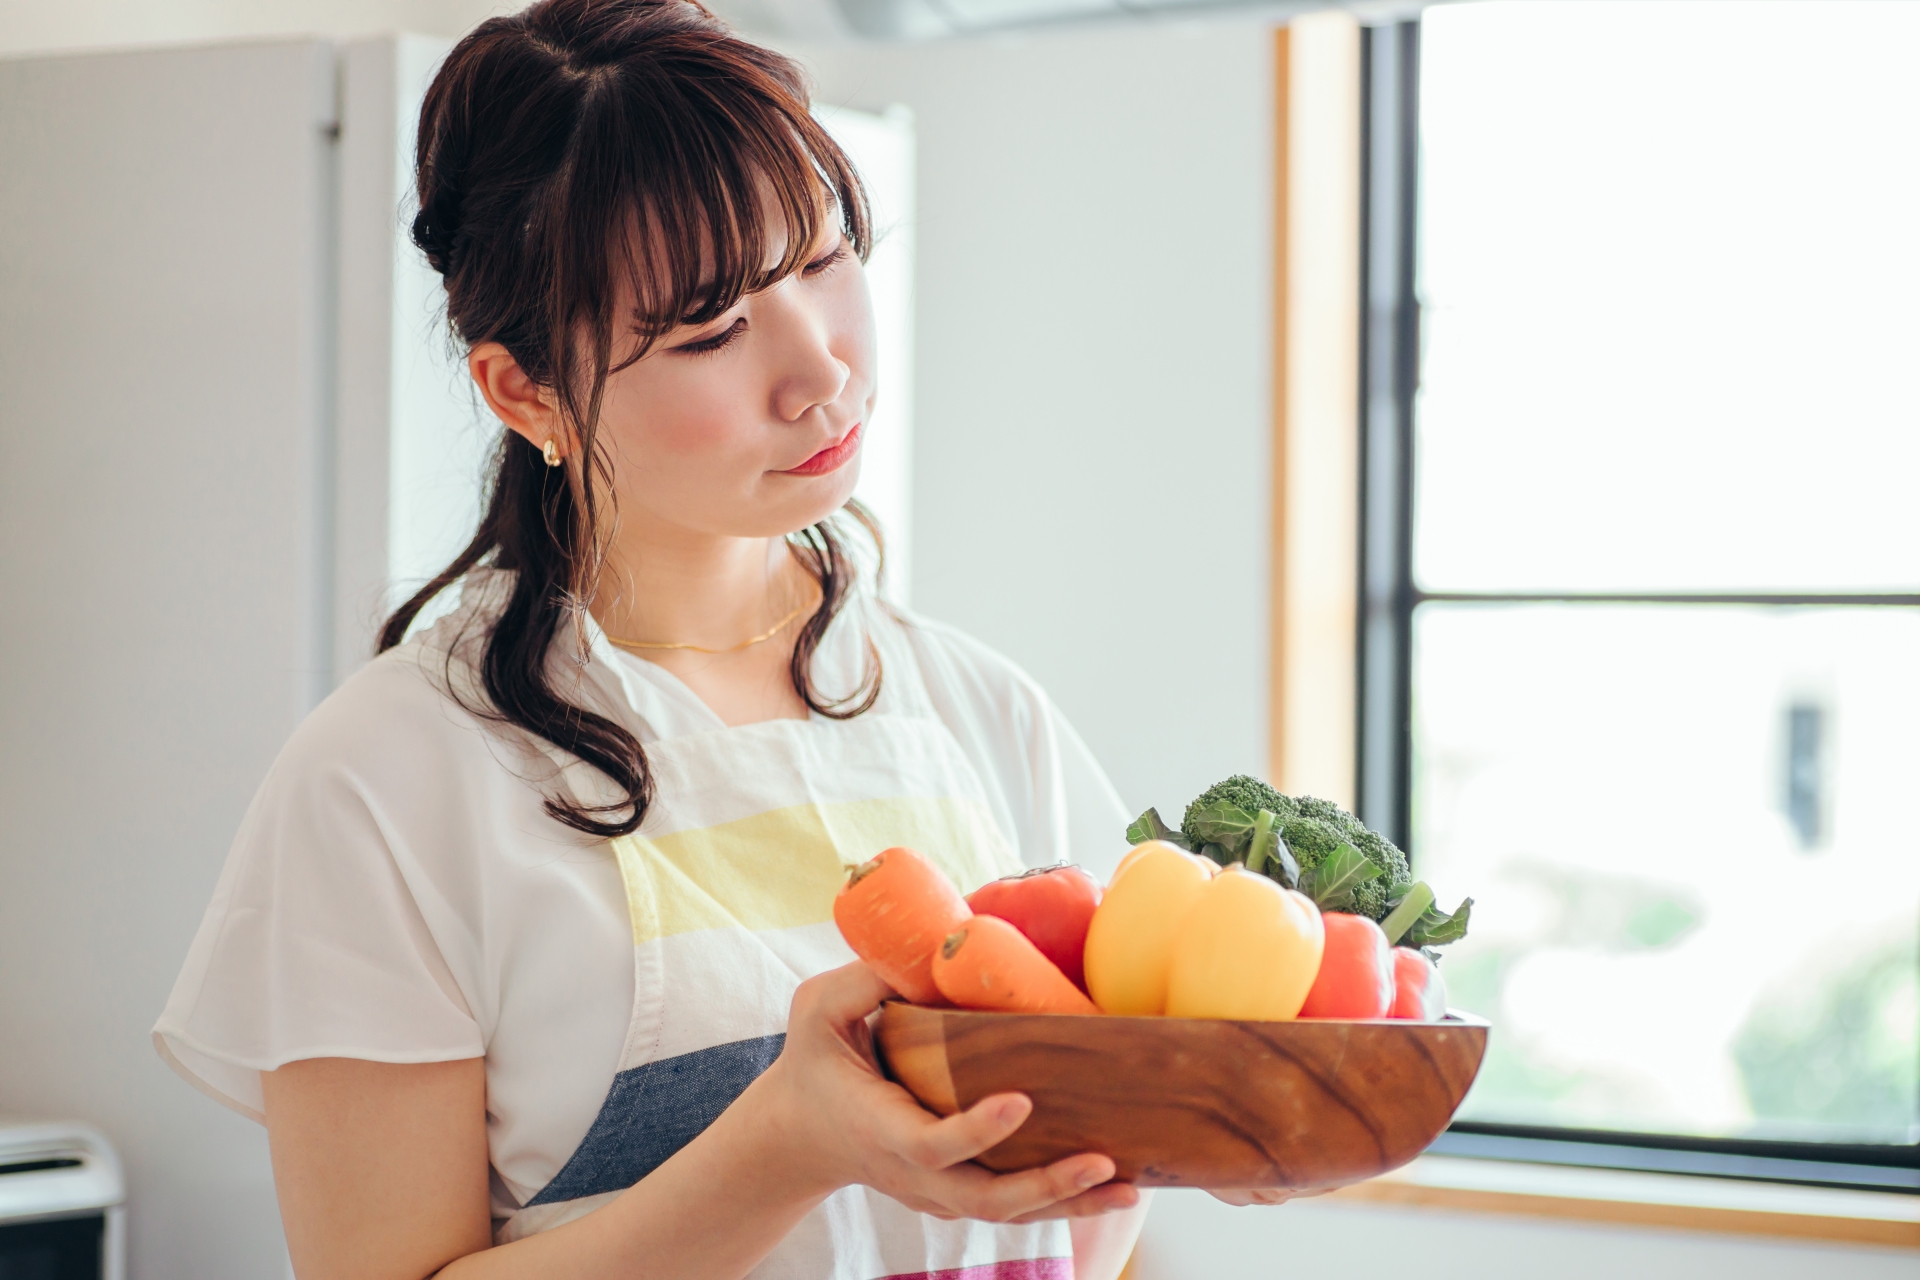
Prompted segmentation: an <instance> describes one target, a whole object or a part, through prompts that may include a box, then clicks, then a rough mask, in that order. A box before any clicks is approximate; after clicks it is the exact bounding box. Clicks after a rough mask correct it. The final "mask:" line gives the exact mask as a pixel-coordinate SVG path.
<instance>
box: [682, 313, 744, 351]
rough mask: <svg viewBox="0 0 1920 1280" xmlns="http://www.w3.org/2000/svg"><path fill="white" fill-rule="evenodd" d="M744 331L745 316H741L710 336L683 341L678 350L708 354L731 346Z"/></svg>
mask: <svg viewBox="0 0 1920 1280" xmlns="http://www.w3.org/2000/svg"><path fill="white" fill-rule="evenodd" d="M746 331H747V318H746V317H745V316H741V317H740V318H739V319H738V320H735V321H734V322H733V323H732V324H730V325H728V326H727V327H726V329H725V330H724V331H722V332H720V333H716V334H714V335H713V337H711V338H702V339H701V340H700V341H698V342H688V343H684V344H682V345H681V346H680V348H679V350H681V351H683V352H685V353H686V354H688V355H690V356H710V355H712V354H714V353H715V352H717V351H719V350H721V349H722V348H723V347H729V346H732V345H733V340H734V339H735V338H737V337H739V336H740V335H741V334H743V333H745V332H746Z"/></svg>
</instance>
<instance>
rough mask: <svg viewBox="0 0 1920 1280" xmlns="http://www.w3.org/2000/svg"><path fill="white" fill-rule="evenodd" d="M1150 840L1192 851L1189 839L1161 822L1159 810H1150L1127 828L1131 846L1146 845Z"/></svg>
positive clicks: (1128, 841)
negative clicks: (1162, 841)
mask: <svg viewBox="0 0 1920 1280" xmlns="http://www.w3.org/2000/svg"><path fill="white" fill-rule="evenodd" d="M1149 840H1165V841H1166V842H1167V843H1168V844H1175V845H1179V846H1180V847H1181V848H1182V849H1191V848H1192V847H1193V846H1191V845H1190V844H1188V843H1187V838H1186V837H1185V836H1183V835H1181V834H1180V833H1179V832H1178V831H1176V830H1174V829H1173V828H1172V827H1169V826H1168V825H1167V824H1166V823H1164V822H1162V821H1161V820H1160V811H1159V810H1158V809H1149V810H1147V811H1146V812H1145V813H1143V814H1141V815H1140V816H1139V817H1137V818H1135V819H1134V820H1133V821H1132V823H1130V824H1129V825H1128V827H1127V843H1128V844H1129V845H1135V844H1145V843H1146V842H1147V841H1149Z"/></svg>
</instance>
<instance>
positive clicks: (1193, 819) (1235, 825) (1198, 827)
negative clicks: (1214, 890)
mask: <svg viewBox="0 0 1920 1280" xmlns="http://www.w3.org/2000/svg"><path fill="white" fill-rule="evenodd" d="M1253 823H1254V818H1253V815H1252V814H1250V813H1248V812H1247V811H1246V810H1245V809H1242V808H1240V807H1239V806H1238V805H1232V804H1228V803H1227V802H1226V801H1225V800H1216V801H1214V802H1213V803H1212V804H1210V805H1208V806H1206V807H1205V808H1204V809H1196V810H1194V811H1193V812H1192V813H1190V814H1188V815H1187V816H1186V818H1185V819H1184V820H1183V821H1182V822H1181V829H1182V830H1183V831H1185V832H1186V834H1187V839H1188V840H1190V841H1192V842H1193V844H1194V845H1195V846H1199V845H1203V844H1217V845H1219V846H1220V847H1221V848H1222V849H1225V850H1226V851H1227V855H1228V856H1227V858H1226V859H1225V861H1228V862H1232V861H1234V860H1235V859H1243V858H1245V857H1246V854H1247V847H1248V846H1249V845H1251V844H1252V843H1253Z"/></svg>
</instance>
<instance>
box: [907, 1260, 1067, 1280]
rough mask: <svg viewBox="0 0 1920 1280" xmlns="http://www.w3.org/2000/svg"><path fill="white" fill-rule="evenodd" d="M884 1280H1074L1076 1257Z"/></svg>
mask: <svg viewBox="0 0 1920 1280" xmlns="http://www.w3.org/2000/svg"><path fill="white" fill-rule="evenodd" d="M884 1280H1073V1259H1072V1258H1020V1259H1017V1260H1015V1261H1013V1262H989V1263H988V1264H986V1265H985V1266H983V1267H957V1268H955V1269H953V1270H951V1271H914V1272H910V1273H906V1274H902V1275H897V1276H887V1277H885V1278H884Z"/></svg>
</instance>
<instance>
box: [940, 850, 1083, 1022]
mask: <svg viewBox="0 0 1920 1280" xmlns="http://www.w3.org/2000/svg"><path fill="white" fill-rule="evenodd" d="M967 905H968V906H969V907H972V908H973V911H974V914H975V915H982V916H998V917H999V918H1000V919H1002V920H1005V921H1006V922H1007V923H1008V924H1010V925H1012V926H1013V927H1014V928H1016V929H1018V930H1019V931H1020V932H1021V933H1023V934H1025V935H1026V937H1027V941H1029V942H1031V943H1032V944H1033V945H1034V946H1036V947H1038V948H1040V954H1042V955H1044V956H1045V957H1046V958H1047V959H1049V960H1051V961H1053V962H1054V964H1056V965H1058V966H1059V968H1060V972H1062V973H1064V974H1066V975H1067V977H1068V979H1070V980H1071V981H1072V983H1073V985H1074V986H1076V987H1079V988H1080V989H1081V990H1082V991H1085V990H1086V989H1087V975H1086V968H1085V965H1084V963H1083V960H1082V956H1083V955H1084V953H1085V951H1086V947H1087V926H1088V925H1089V924H1091V923H1092V922H1093V909H1094V908H1095V907H1097V906H1099V905H1100V882H1099V881H1098V880H1095V879H1094V878H1093V877H1092V876H1091V875H1088V874H1087V873H1086V872H1085V871H1082V870H1081V869H1080V868H1079V867H1076V866H1072V865H1070V864H1068V863H1065V862H1062V863H1060V864H1059V865H1058V866H1052V867H1041V868H1039V869H1038V870H1034V871H1025V872H1022V873H1021V874H1019V875H1017V876H1008V877H1006V878H1005V879H1003V880H993V881H989V882H988V883H986V884H983V885H981V886H980V887H979V888H978V889H975V890H974V891H973V892H972V893H970V894H968V895H967Z"/></svg>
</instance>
